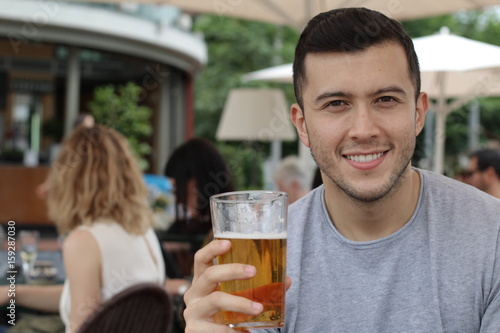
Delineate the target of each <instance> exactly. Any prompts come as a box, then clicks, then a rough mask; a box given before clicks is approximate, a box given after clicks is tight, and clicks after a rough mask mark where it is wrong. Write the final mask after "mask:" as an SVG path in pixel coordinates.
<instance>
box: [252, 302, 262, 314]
mask: <svg viewBox="0 0 500 333" xmlns="http://www.w3.org/2000/svg"><path fill="white" fill-rule="evenodd" d="M252 310H253V311H254V313H261V312H262V310H264V307H263V306H262V304H260V303H255V302H254V303H252Z"/></svg>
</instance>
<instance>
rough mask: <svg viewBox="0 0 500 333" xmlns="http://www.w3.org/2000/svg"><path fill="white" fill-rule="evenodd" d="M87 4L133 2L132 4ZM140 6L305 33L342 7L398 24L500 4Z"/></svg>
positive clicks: (318, 0) (444, 0)
mask: <svg viewBox="0 0 500 333" xmlns="http://www.w3.org/2000/svg"><path fill="white" fill-rule="evenodd" d="M74 1H77V0H74ZM86 1H87V2H110V3H113V2H124V3H125V2H130V0H86ZM137 2H140V3H151V4H168V5H172V6H175V7H178V8H180V9H182V10H184V11H186V12H188V13H191V14H204V13H208V14H216V15H221V16H230V17H237V18H242V19H248V20H252V21H263V22H269V23H274V24H279V25H286V26H292V27H295V28H296V29H297V30H302V29H303V28H304V27H305V25H306V23H307V22H308V21H309V20H310V19H311V18H312V17H313V16H314V15H316V14H318V13H320V12H323V11H326V10H330V9H334V8H340V7H367V8H371V9H374V10H378V11H380V12H382V13H384V14H386V15H388V16H390V17H392V18H395V19H398V20H408V19H415V18H421V17H428V16H435V15H439V14H446V13H450V12H454V11H457V10H461V9H465V10H466V9H480V8H484V7H488V6H493V5H498V4H500V1H499V0H439V1H436V0H419V1H415V0H393V1H388V0H141V1H137Z"/></svg>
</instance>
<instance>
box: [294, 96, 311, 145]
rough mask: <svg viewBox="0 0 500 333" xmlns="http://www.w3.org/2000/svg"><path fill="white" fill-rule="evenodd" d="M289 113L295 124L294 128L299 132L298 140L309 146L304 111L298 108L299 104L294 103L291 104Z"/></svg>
mask: <svg viewBox="0 0 500 333" xmlns="http://www.w3.org/2000/svg"><path fill="white" fill-rule="evenodd" d="M290 113H291V116H292V122H293V124H294V125H295V128H296V129H297V133H298V134H299V138H300V141H302V143H303V144H304V145H305V146H306V147H308V148H310V146H309V136H308V135H307V126H306V118H305V117H304V111H303V110H302V109H301V108H300V106H299V105H298V104H297V103H295V104H293V105H292V107H291V109H290Z"/></svg>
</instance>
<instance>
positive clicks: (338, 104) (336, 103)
mask: <svg viewBox="0 0 500 333" xmlns="http://www.w3.org/2000/svg"><path fill="white" fill-rule="evenodd" d="M342 105H345V103H344V102H343V101H331V102H330V103H328V106H342Z"/></svg>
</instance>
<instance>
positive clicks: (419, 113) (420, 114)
mask: <svg viewBox="0 0 500 333" xmlns="http://www.w3.org/2000/svg"><path fill="white" fill-rule="evenodd" d="M428 109H429V97H428V96H427V93H425V92H421V93H420V95H419V96H418V99H417V105H416V110H415V111H416V112H415V113H416V114H415V133H416V134H417V135H419V134H420V132H421V131H422V128H424V125H425V115H426V114H427V110H428Z"/></svg>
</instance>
